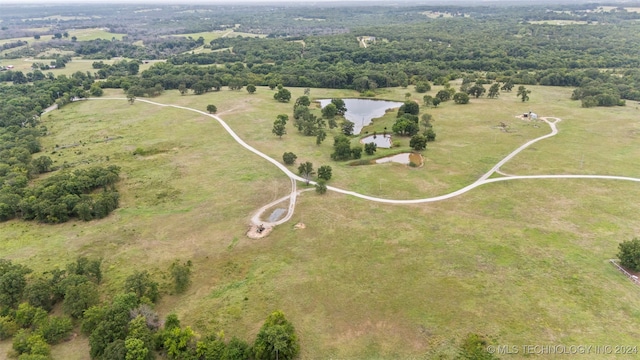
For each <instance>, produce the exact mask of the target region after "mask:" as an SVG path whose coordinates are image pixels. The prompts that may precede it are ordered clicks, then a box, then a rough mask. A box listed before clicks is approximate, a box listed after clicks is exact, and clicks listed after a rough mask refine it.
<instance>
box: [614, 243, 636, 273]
mask: <svg viewBox="0 0 640 360" xmlns="http://www.w3.org/2000/svg"><path fill="white" fill-rule="evenodd" d="M618 247H619V248H620V251H619V252H618V258H619V259H620V264H621V265H622V266H624V267H626V268H628V269H631V270H633V271H640V239H638V238H634V239H633V240H628V241H623V242H621V243H620V244H619V245H618Z"/></svg>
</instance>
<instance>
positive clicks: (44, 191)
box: [0, 156, 120, 223]
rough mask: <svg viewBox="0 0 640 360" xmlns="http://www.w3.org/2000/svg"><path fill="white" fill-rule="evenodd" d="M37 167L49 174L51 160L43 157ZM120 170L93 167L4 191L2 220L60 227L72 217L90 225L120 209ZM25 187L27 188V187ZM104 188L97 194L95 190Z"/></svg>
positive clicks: (113, 166)
mask: <svg viewBox="0 0 640 360" xmlns="http://www.w3.org/2000/svg"><path fill="white" fill-rule="evenodd" d="M36 160H37V161H35V163H36V166H40V168H41V170H46V169H48V168H49V166H50V165H51V160H50V159H48V157H46V156H43V157H40V158H38V159H36ZM119 172H120V168H119V167H117V166H115V165H111V166H108V167H106V168H103V167H93V168H89V169H78V170H75V171H63V172H60V173H58V174H55V175H53V176H50V177H48V178H46V179H44V180H42V181H41V182H38V183H37V184H36V186H34V187H28V188H27V187H23V188H19V187H18V188H16V187H11V186H9V187H7V191H4V190H5V188H4V187H3V188H2V190H1V191H2V195H1V196H0V220H8V219H12V218H16V217H19V218H21V219H24V220H37V221H40V222H45V223H61V222H65V221H67V220H69V219H70V218H72V217H75V218H78V219H81V220H84V221H89V220H92V219H101V218H104V217H106V216H107V215H109V213H111V211H113V210H114V209H116V208H117V207H118V197H119V195H118V192H117V191H116V190H115V186H114V185H115V183H116V182H117V181H118V179H119V177H118V174H119ZM25 185H26V184H25ZM99 188H102V191H99V192H98V193H92V192H93V191H94V190H95V189H99ZM12 190H13V192H11V191H12Z"/></svg>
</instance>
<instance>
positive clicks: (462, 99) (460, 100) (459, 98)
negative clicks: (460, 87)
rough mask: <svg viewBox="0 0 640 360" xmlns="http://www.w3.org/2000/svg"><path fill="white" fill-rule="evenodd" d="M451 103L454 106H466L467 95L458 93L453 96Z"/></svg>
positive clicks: (467, 101)
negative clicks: (452, 102)
mask: <svg viewBox="0 0 640 360" xmlns="http://www.w3.org/2000/svg"><path fill="white" fill-rule="evenodd" d="M453 101H454V102H455V103H456V104H468V103H469V95H468V94H467V93H463V92H459V93H455V95H453Z"/></svg>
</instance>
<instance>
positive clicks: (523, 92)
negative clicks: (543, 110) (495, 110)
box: [517, 85, 531, 102]
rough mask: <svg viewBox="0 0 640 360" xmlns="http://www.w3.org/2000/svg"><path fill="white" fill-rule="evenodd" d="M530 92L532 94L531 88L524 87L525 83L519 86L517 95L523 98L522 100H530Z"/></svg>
mask: <svg viewBox="0 0 640 360" xmlns="http://www.w3.org/2000/svg"><path fill="white" fill-rule="evenodd" d="M529 94H531V90H527V88H526V87H524V85H520V86H519V87H518V95H517V96H518V97H519V98H520V99H521V100H522V102H525V101H527V100H529Z"/></svg>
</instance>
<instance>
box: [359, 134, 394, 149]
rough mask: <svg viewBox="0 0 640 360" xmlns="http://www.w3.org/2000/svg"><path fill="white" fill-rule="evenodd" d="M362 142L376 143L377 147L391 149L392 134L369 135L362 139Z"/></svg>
mask: <svg viewBox="0 0 640 360" xmlns="http://www.w3.org/2000/svg"><path fill="white" fill-rule="evenodd" d="M360 143H362V144H369V143H374V144H376V146H377V147H379V148H383V149H389V148H390V147H391V135H389V134H387V135H384V134H380V135H369V136H365V137H363V138H362V139H360Z"/></svg>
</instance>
